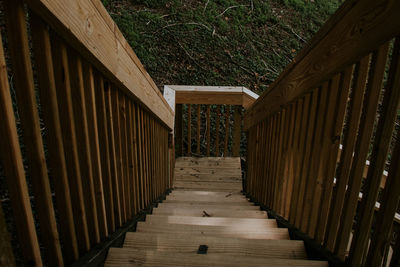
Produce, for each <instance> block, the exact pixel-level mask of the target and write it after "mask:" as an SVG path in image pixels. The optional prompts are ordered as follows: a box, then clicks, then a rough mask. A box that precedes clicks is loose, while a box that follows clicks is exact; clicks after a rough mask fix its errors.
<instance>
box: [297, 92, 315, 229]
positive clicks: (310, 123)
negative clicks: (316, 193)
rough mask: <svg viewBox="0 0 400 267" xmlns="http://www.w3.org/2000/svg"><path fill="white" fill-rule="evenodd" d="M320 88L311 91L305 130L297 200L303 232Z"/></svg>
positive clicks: (299, 223)
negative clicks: (305, 200)
mask: <svg viewBox="0 0 400 267" xmlns="http://www.w3.org/2000/svg"><path fill="white" fill-rule="evenodd" d="M318 93H319V92H318V90H317V89H314V91H313V92H312V93H311V97H310V101H311V103H310V108H309V111H308V116H307V117H308V118H307V126H306V128H305V129H304V130H306V131H307V136H306V138H305V144H304V147H305V148H304V159H303V161H302V164H301V165H302V166H301V171H300V173H299V179H300V186H299V197H298V201H297V214H296V223H295V225H296V226H298V228H300V229H301V230H302V231H303V232H305V229H306V225H307V223H305V221H306V220H307V219H308V218H307V217H306V216H304V215H305V214H303V208H304V199H305V194H306V189H307V187H308V186H309V184H310V183H311V182H312V181H311V179H310V177H309V173H310V164H311V161H310V157H311V150H312V147H313V146H312V145H313V139H314V138H315V116H316V113H317V112H316V111H317V104H318Z"/></svg>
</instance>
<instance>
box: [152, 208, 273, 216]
mask: <svg viewBox="0 0 400 267" xmlns="http://www.w3.org/2000/svg"><path fill="white" fill-rule="evenodd" d="M243 207H245V206H243ZM153 214H160V215H176V216H198V217H205V216H206V217H207V216H209V217H228V218H255V219H256V218H258V219H267V218H268V215H267V213H266V212H265V211H261V210H243V209H241V208H239V209H238V208H234V207H233V206H232V207H230V208H224V207H222V208H221V207H209V208H207V209H206V208H204V209H203V208H194V207H189V208H169V207H167V208H164V207H160V208H156V209H153Z"/></svg>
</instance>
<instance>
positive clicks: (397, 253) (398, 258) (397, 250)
mask: <svg viewBox="0 0 400 267" xmlns="http://www.w3.org/2000/svg"><path fill="white" fill-rule="evenodd" d="M399 264H400V236H399V235H398V236H397V239H396V242H395V245H394V247H393V255H392V260H391V261H390V267H394V266H399Z"/></svg>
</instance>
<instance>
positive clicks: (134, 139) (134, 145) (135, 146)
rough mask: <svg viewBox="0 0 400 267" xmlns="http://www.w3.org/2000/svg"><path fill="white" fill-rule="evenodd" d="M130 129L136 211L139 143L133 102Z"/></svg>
mask: <svg viewBox="0 0 400 267" xmlns="http://www.w3.org/2000/svg"><path fill="white" fill-rule="evenodd" d="M131 104H132V107H131V112H132V117H131V123H132V124H131V130H132V159H133V168H134V183H133V185H134V189H133V190H134V194H135V203H136V207H135V208H136V212H139V211H140V208H141V207H140V204H141V195H140V182H139V180H140V177H139V175H140V164H139V157H138V154H137V153H138V151H139V145H138V137H137V131H138V130H137V115H136V113H137V109H136V105H135V103H134V102H132V103H131Z"/></svg>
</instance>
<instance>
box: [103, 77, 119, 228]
mask: <svg viewBox="0 0 400 267" xmlns="http://www.w3.org/2000/svg"><path fill="white" fill-rule="evenodd" d="M104 87H105V88H104V89H105V98H106V99H105V101H106V103H105V104H106V114H107V129H108V144H109V146H110V148H109V151H110V168H111V180H112V185H113V187H112V189H113V196H114V201H113V202H114V216H115V227H120V226H121V225H122V215H121V214H122V199H121V197H120V191H121V188H120V185H119V182H118V180H119V178H118V172H117V168H118V166H117V164H118V163H117V160H116V150H115V146H116V145H115V137H114V134H115V133H114V119H115V116H116V115H115V114H114V112H113V107H112V106H113V104H112V99H111V85H110V84H109V83H107V84H106V85H105V86H104Z"/></svg>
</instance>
